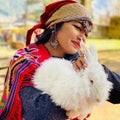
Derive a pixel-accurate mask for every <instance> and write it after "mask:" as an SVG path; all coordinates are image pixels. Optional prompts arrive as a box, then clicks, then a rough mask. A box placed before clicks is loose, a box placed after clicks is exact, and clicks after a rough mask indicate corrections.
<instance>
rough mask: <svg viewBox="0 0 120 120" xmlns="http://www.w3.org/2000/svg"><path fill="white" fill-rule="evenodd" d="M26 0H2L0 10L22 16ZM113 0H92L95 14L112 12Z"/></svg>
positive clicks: (11, 14)
mask: <svg viewBox="0 0 120 120" xmlns="http://www.w3.org/2000/svg"><path fill="white" fill-rule="evenodd" d="M25 1H26V0H0V12H2V13H3V14H5V15H10V16H20V15H22V14H24V13H25ZM40 1H41V0H40ZM113 2H114V0H92V8H93V15H94V16H95V17H96V18H98V17H99V16H101V15H105V14H106V12H109V13H111V12H110V11H111V9H112V8H113V7H112V6H113ZM36 8H40V7H36Z"/></svg>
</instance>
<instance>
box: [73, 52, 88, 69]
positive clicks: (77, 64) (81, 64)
mask: <svg viewBox="0 0 120 120" xmlns="http://www.w3.org/2000/svg"><path fill="white" fill-rule="evenodd" d="M72 64H73V67H74V68H75V70H76V71H80V70H82V69H85V68H86V67H87V62H86V60H85V58H84V53H83V52H80V56H79V57H78V59H77V60H74V61H72Z"/></svg>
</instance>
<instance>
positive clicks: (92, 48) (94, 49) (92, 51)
mask: <svg viewBox="0 0 120 120" xmlns="http://www.w3.org/2000/svg"><path fill="white" fill-rule="evenodd" d="M90 53H91V55H93V58H94V59H95V61H98V56H97V50H96V47H95V45H94V44H91V45H90Z"/></svg>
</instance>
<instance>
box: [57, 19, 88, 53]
mask: <svg viewBox="0 0 120 120" xmlns="http://www.w3.org/2000/svg"><path fill="white" fill-rule="evenodd" d="M86 37H87V33H86V32H85V31H84V30H83V27H82V25H81V24H80V23H79V22H77V21H70V22H66V23H64V24H63V25H62V27H61V28H60V30H59V31H58V32H57V39H58V42H59V47H60V48H61V51H63V52H64V53H65V54H75V53H76V52H78V51H79V50H80V48H81V47H80V41H81V40H83V42H85V40H86Z"/></svg>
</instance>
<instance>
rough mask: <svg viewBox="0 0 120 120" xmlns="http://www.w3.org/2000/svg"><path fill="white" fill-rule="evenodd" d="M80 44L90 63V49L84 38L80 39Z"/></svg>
mask: <svg viewBox="0 0 120 120" xmlns="http://www.w3.org/2000/svg"><path fill="white" fill-rule="evenodd" d="M80 45H81V48H82V49H83V52H84V55H85V59H86V61H87V63H88V62H89V61H90V51H89V50H88V49H87V47H86V46H85V44H84V43H83V41H82V40H81V41H80Z"/></svg>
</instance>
